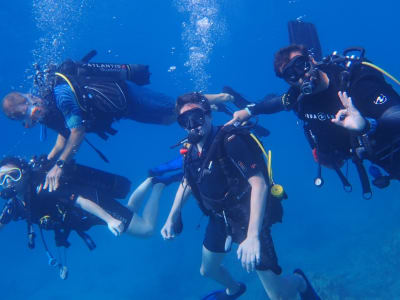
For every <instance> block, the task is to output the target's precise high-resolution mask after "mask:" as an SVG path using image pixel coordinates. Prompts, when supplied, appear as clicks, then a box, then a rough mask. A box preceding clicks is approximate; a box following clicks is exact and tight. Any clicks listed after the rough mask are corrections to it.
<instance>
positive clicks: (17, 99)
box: [2, 92, 48, 128]
mask: <svg viewBox="0 0 400 300" xmlns="http://www.w3.org/2000/svg"><path fill="white" fill-rule="evenodd" d="M2 109H3V112H4V114H5V115H6V116H7V117H8V118H9V119H11V120H17V121H20V122H21V123H22V125H23V126H24V127H25V128H31V127H33V126H35V125H36V124H37V123H38V122H40V121H41V120H43V118H44V117H45V115H46V113H47V111H48V109H47V106H46V102H45V101H44V100H43V99H41V98H39V97H36V96H33V95H32V94H22V93H18V92H12V93H9V94H8V95H7V96H5V97H4V98H3V102H2Z"/></svg>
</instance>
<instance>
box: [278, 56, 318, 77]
mask: <svg viewBox="0 0 400 300" xmlns="http://www.w3.org/2000/svg"><path fill="white" fill-rule="evenodd" d="M311 68H312V65H311V61H310V59H309V58H308V57H306V56H304V55H298V56H295V57H294V58H293V59H292V60H290V61H289V63H288V64H287V65H286V66H285V67H284V68H283V70H282V77H283V79H284V80H285V81H286V82H288V83H290V84H296V83H297V82H298V81H299V79H300V78H302V77H303V76H304V75H305V74H306V73H307V72H309V71H310V70H311Z"/></svg>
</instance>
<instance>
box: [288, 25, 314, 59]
mask: <svg viewBox="0 0 400 300" xmlns="http://www.w3.org/2000/svg"><path fill="white" fill-rule="evenodd" d="M288 31H289V42H290V44H291V45H293V44H296V45H304V46H306V47H307V48H308V50H310V52H311V53H312V55H313V56H314V58H315V59H316V60H317V61H320V60H321V59H322V48H321V44H320V42H319V37H318V33H317V29H316V27H315V25H314V24H312V23H309V22H303V21H299V20H295V21H289V22H288Z"/></svg>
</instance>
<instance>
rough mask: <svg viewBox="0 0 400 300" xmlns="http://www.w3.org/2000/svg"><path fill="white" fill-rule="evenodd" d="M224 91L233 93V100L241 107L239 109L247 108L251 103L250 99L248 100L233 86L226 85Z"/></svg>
mask: <svg viewBox="0 0 400 300" xmlns="http://www.w3.org/2000/svg"><path fill="white" fill-rule="evenodd" d="M222 92H223V93H227V94H229V95H232V96H233V98H234V100H233V104H234V105H235V106H236V107H237V108H239V109H243V108H245V107H246V106H247V105H249V104H251V102H250V101H248V100H246V99H245V98H244V97H243V96H242V95H240V94H239V93H238V92H236V91H235V90H234V89H233V88H231V87H230V86H224V87H223V88H222Z"/></svg>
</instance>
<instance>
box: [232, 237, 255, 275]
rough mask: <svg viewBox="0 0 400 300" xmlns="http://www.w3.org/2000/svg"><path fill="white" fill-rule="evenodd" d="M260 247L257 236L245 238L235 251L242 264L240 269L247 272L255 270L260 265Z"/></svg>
mask: <svg viewBox="0 0 400 300" xmlns="http://www.w3.org/2000/svg"><path fill="white" fill-rule="evenodd" d="M260 253H261V245H260V239H259V238H258V236H251V237H249V236H248V237H247V238H246V239H245V240H244V241H243V242H242V243H241V244H240V245H239V248H238V250H237V256H238V259H239V260H240V261H241V262H242V267H243V268H244V269H245V270H246V271H247V272H249V273H250V272H252V271H254V270H255V268H256V265H258V264H259V263H260Z"/></svg>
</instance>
